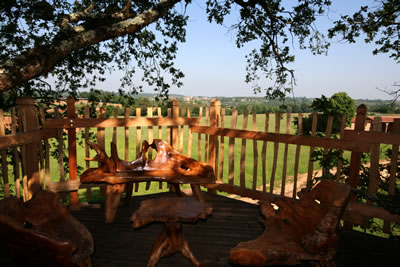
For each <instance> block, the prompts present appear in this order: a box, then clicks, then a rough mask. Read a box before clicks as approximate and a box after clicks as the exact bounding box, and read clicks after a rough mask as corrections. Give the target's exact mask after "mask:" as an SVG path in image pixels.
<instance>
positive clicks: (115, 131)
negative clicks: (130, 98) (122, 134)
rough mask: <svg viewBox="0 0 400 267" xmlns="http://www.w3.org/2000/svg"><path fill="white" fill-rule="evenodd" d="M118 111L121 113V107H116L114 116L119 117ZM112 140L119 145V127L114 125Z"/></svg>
mask: <svg viewBox="0 0 400 267" xmlns="http://www.w3.org/2000/svg"><path fill="white" fill-rule="evenodd" d="M118 113H119V108H118V107H114V118H118ZM112 141H113V143H114V144H115V145H117V127H113V135H112ZM117 147H118V146H117Z"/></svg>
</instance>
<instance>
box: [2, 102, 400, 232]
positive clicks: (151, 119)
mask: <svg viewBox="0 0 400 267" xmlns="http://www.w3.org/2000/svg"><path fill="white" fill-rule="evenodd" d="M24 101H25V102H24ZM24 101H22V102H21V107H18V112H16V111H15V110H14V111H13V112H12V114H11V113H10V114H4V115H3V113H2V111H1V112H0V121H7V122H8V123H7V127H9V130H8V131H7V132H6V131H4V129H5V127H6V125H3V124H4V123H3V124H1V123H0V151H1V158H2V165H1V166H2V167H1V168H2V173H3V176H2V185H1V186H2V189H3V192H4V195H5V196H7V195H10V194H14V195H18V196H19V195H20V194H21V193H23V194H22V195H23V196H24V199H26V200H27V199H29V197H30V196H31V195H32V192H33V191H35V190H38V188H40V187H41V186H42V187H43V186H44V187H45V188H48V189H51V190H54V191H72V195H71V204H77V203H78V199H77V193H76V190H77V189H79V188H82V187H84V188H87V197H90V195H91V187H90V186H87V185H85V186H82V185H80V183H79V179H77V178H78V173H77V169H78V162H80V161H81V162H83V161H82V159H83V158H84V157H86V158H87V157H89V156H90V151H89V148H88V147H87V145H85V148H84V153H81V154H82V155H81V154H79V153H77V151H76V141H77V138H81V137H80V136H81V135H80V134H77V133H80V132H81V131H84V132H83V138H84V139H85V140H89V137H90V133H91V132H92V133H97V142H98V143H99V144H100V145H101V146H103V147H105V148H106V151H108V146H109V144H108V141H106V140H110V141H111V140H112V141H113V142H115V143H117V147H118V148H119V149H121V150H120V151H121V152H122V155H123V158H124V159H125V160H133V159H136V157H138V154H139V152H140V144H141V142H142V141H143V140H148V141H150V142H151V140H152V139H153V138H162V139H165V140H168V141H169V142H170V143H171V144H172V145H173V146H174V148H175V149H177V150H178V151H180V152H183V153H185V154H187V155H188V156H191V157H193V158H195V159H197V160H200V161H204V162H208V163H209V164H210V165H212V166H213V168H214V171H215V175H216V177H217V181H218V182H217V183H216V184H215V185H209V186H207V187H208V188H209V189H210V190H211V192H215V191H224V192H228V193H231V194H238V195H241V196H246V197H251V198H255V199H270V198H272V197H276V196H277V195H280V196H281V197H296V191H298V190H299V189H300V186H299V184H298V183H299V175H300V173H305V174H306V175H307V181H310V180H311V179H312V178H313V176H314V174H315V165H314V162H313V161H312V160H311V154H312V153H313V151H314V150H315V149H316V148H322V149H323V151H324V153H327V151H328V150H330V149H338V150H343V151H350V153H351V155H350V160H351V167H350V168H351V170H350V185H351V186H353V187H354V188H356V187H357V186H358V176H359V168H360V164H361V162H360V157H361V154H362V153H369V154H370V155H371V163H370V164H371V169H370V170H371V183H370V188H369V192H370V193H371V194H372V195H374V194H376V192H377V179H378V178H379V173H378V171H379V170H378V164H379V147H380V144H389V145H391V146H392V149H393V153H392V157H391V164H392V166H397V165H396V164H397V160H398V149H399V145H400V138H399V137H400V130H399V129H400V120H399V119H398V120H395V121H394V124H393V131H392V132H389V133H388V132H381V131H379V129H381V128H382V127H381V126H380V122H379V119H377V121H376V122H375V124H374V125H373V126H372V128H371V130H370V131H364V125H365V116H366V115H365V114H366V109H365V107H363V106H360V107H359V108H358V110H357V111H358V114H357V119H356V124H355V129H354V130H349V129H345V128H344V125H345V124H344V121H345V118H344V117H342V118H341V127H340V139H333V138H330V134H331V129H332V121H333V118H329V119H328V124H327V126H326V130H325V137H324V138H321V137H317V136H316V132H317V120H318V114H316V113H314V114H311V116H312V118H313V121H312V130H311V135H309V136H307V135H304V133H303V129H302V128H301V125H302V123H301V121H302V119H303V117H304V115H303V114H301V113H300V114H290V113H288V114H280V113H275V114H270V113H268V112H266V113H264V114H256V112H255V111H252V113H251V114H249V112H248V111H247V110H245V111H244V112H243V114H241V115H238V111H237V110H234V111H233V113H232V115H231V116H229V117H227V116H226V113H225V109H224V108H221V103H220V102H219V101H218V100H214V101H213V102H212V103H211V106H210V107H209V108H208V107H207V108H205V109H204V108H200V110H199V115H198V117H194V116H193V115H192V113H191V111H190V109H187V108H181V107H180V105H179V102H178V101H176V100H175V101H173V102H172V105H171V108H170V109H169V110H168V114H169V115H168V116H167V117H162V116H161V108H148V109H147V116H141V112H142V110H141V109H140V108H137V109H136V110H135V114H136V115H135V116H131V114H130V113H131V110H130V109H125V111H124V112H123V114H124V116H118V113H119V112H118V107H114V110H113V112H112V114H113V117H112V118H106V115H105V107H103V108H101V109H99V111H98V112H99V113H98V115H97V118H90V117H89V109H88V108H87V107H86V108H85V110H84V116H83V117H77V116H76V115H75V114H76V112H75V105H74V101H73V99H69V102H68V109H67V117H62V116H61V114H60V118H57V117H54V116H53V118H46V119H45V118H44V117H45V111H43V110H42V111H40V112H39V113H40V116H39V115H38V114H37V111H35V112H33V109H32V107H33V102H32V101H31V100H24ZM24 105H25V106H24ZM28 113H29V114H28ZM156 113H157V115H156ZM17 114H18V115H17ZM7 115H8V116H10V119H7V120H5V119H4V120H1V117H5V116H7ZM11 115H12V116H11ZM28 115H29V116H30V117H29V118H28ZM184 115H185V116H184ZM295 116H297V118H298V121H299V122H300V123H299V126H300V127H299V128H298V129H296V130H297V133H296V134H294V133H293V129H292V126H291V125H292V119H293V117H295ZM17 117H18V120H17V119H16V118H17ZM39 117H40V123H39V120H38V118H39ZM281 117H282V119H281ZM260 118H261V121H260ZM229 120H230V121H229ZM17 121H18V127H19V128H18V127H17ZM261 122H262V123H261ZM257 123H261V124H262V125H263V129H258V128H257ZM224 127H229V128H224ZM108 129H110V131H109V130H108ZM65 134H66V135H67V140H68V152H67V153H68V154H67V155H68V160H69V172H68V173H64V170H63V168H64V164H63V153H64V152H63V147H64V145H65V144H64V139H63V135H65ZM109 135H110V136H109ZM118 136H123V138H121V137H120V138H118ZM132 136H133V137H134V138H135V141H132ZM49 140H55V141H56V144H58V152H59V153H58V155H59V156H58V161H59V166H58V167H57V166H49V165H50V160H49V154H50V153H49V150H50V145H49ZM196 141H197V142H196ZM74 149H75V151H74ZM121 152H120V153H121ZM7 155H8V157H10V158H11V157H12V164H11V165H9V164H8V163H7V161H6V158H7ZM33 155H39V156H38V157H33ZM151 155H152V154H151V152H150V156H151ZM304 155H307V156H304ZM31 158H34V159H32V160H31ZM290 158H293V160H289V159H290ZM89 166H90V164H89V162H85V163H84V164H83V165H82V167H86V168H88V167H89ZM50 168H53V169H56V168H58V169H59V177H51V178H52V179H50ZM341 171H342V162H340V161H339V163H338V166H337V169H336V175H337V177H339V176H340V175H341ZM11 172H12V175H9V174H10V173H11ZM397 173H398V170H396V169H395V168H392V169H391V171H390V173H389V174H388V175H389V178H388V179H389V189H388V194H391V195H393V194H394V193H395V190H394V188H395V185H396V179H397V176H396V175H397ZM21 178H22V179H21ZM43 181H44V182H43ZM43 183H44V185H43ZM21 184H22V186H21ZM97 186H98V185H97ZM150 186H151V184H150V183H146V185H145V190H147V189H149V188H150ZM128 188H129V186H128ZM159 188H160V189H161V188H162V183H160V185H159ZM22 189H23V190H22ZM27 189H28V190H27ZM138 189H139V183H137V184H136V185H135V191H138ZM286 189H288V190H290V191H291V193H290V195H287V194H286V193H285V191H287V190H286ZM129 190H130V191H129ZM132 191H133V188H132V187H131V188H130V189H128V191H127V194H128V195H131V194H132ZM267 192H268V193H267ZM360 205H361V206H360ZM350 206H351V205H350ZM351 207H352V208H354V209H356V210H353V213H351V212H350V211H349V212H348V213H347V215H346V216H345V218H347V220H350V221H351V222H353V223H354V222H357V223H358V222H362V221H363V220H364V221H365V218H366V217H368V216H378V217H380V218H384V219H386V220H387V222H385V229H386V230H389V226H390V221H392V222H393V221H397V222H398V221H399V218H398V216H397V215H390V214H388V213H387V212H385V211H383V210H382V209H379V208H376V207H372V206H371V205H367V204H352V206H351ZM396 216H397V217H396Z"/></svg>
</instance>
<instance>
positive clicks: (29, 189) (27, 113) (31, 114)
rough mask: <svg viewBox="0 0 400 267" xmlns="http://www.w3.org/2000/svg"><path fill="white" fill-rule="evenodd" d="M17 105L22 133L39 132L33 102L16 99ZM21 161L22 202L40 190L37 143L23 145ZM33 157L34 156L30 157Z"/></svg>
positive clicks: (25, 99)
mask: <svg viewBox="0 0 400 267" xmlns="http://www.w3.org/2000/svg"><path fill="white" fill-rule="evenodd" d="M17 105H18V113H19V115H18V118H22V120H20V121H19V122H20V123H21V122H22V124H23V131H24V132H30V131H37V130H39V123H38V115H37V109H36V107H35V100H34V99H32V98H31V97H21V98H19V99H17ZM24 147H25V148H24V151H23V153H24V154H23V159H25V160H24V161H23V163H24V174H25V175H26V176H24V177H26V183H25V184H24V185H25V186H26V187H24V194H25V198H24V200H29V199H31V197H32V195H33V194H34V193H35V192H37V191H39V190H40V177H39V162H38V157H37V154H38V143H37V142H36V143H35V142H34V143H30V144H26V145H24ZM32 155H34V156H32Z"/></svg>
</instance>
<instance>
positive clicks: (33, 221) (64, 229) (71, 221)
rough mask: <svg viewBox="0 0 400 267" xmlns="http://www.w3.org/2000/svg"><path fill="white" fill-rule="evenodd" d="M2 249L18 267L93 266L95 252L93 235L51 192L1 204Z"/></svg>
mask: <svg viewBox="0 0 400 267" xmlns="http://www.w3.org/2000/svg"><path fill="white" fill-rule="evenodd" d="M0 245H1V246H2V247H4V249H5V252H6V253H7V254H8V255H9V257H10V258H11V259H12V260H13V261H15V262H16V263H17V264H18V266H91V260H90V255H91V254H92V253H93V250H94V243H93V238H92V235H91V234H90V232H89V231H88V230H87V229H86V227H85V226H84V225H82V224H81V223H80V222H79V221H77V220H76V219H75V218H74V217H72V216H71V215H70V213H69V212H68V210H67V209H66V208H65V207H64V206H63V205H62V204H61V203H59V202H58V198H57V197H56V194H55V193H52V192H49V191H38V192H37V193H35V194H34V195H33V197H32V199H30V200H29V201H27V202H25V203H24V202H22V200H20V199H18V198H16V197H8V198H5V199H2V200H0Z"/></svg>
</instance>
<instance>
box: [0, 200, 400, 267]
mask: <svg viewBox="0 0 400 267" xmlns="http://www.w3.org/2000/svg"><path fill="white" fill-rule="evenodd" d="M168 194H169V193H160V194H153V195H146V196H136V197H133V198H132V200H131V203H130V205H129V206H123V205H121V206H120V207H119V210H118V213H117V217H116V220H115V223H113V224H105V223H104V217H103V211H104V210H103V209H102V207H101V206H100V205H89V206H84V207H82V208H81V209H80V210H79V211H76V212H72V214H73V215H74V216H75V217H76V218H77V219H78V220H79V221H81V222H82V223H83V224H84V225H85V226H86V227H87V228H88V229H89V231H90V232H91V233H92V235H93V239H94V242H95V252H94V254H93V255H92V263H93V266H94V267H103V266H104V267H111V266H118V267H122V266H139V267H141V266H145V265H146V263H147V257H148V256H149V253H150V251H151V248H152V245H153V241H154V240H155V238H156V236H157V235H158V234H159V233H160V232H161V230H162V224H161V223H152V224H149V225H147V226H145V227H143V228H139V229H133V228H132V226H131V223H130V222H129V218H130V216H131V214H132V212H133V211H134V210H136V209H137V208H138V207H139V203H140V201H141V200H144V199H149V198H155V197H161V196H166V195H168ZM205 199H206V201H207V202H208V203H211V205H212V207H213V213H212V215H211V216H210V217H208V218H207V220H205V221H203V220H199V221H198V222H197V223H195V224H184V226H183V229H184V230H183V232H184V235H185V238H186V239H187V240H188V241H189V245H190V247H191V249H192V251H193V253H194V255H195V256H196V257H197V259H198V260H200V261H201V262H202V263H204V264H205V265H206V266H209V267H213V266H215V267H221V266H231V265H230V264H229V263H228V254H229V250H230V249H231V248H233V247H234V246H235V245H236V244H237V243H239V242H241V241H246V240H250V239H255V238H256V237H258V236H259V235H260V234H261V233H262V232H263V227H262V226H261V224H260V223H258V221H257V218H258V217H259V216H261V215H260V213H259V210H258V207H257V205H254V204H249V203H246V202H242V201H239V200H236V199H231V198H227V197H223V196H218V195H212V194H205ZM399 251H400V240H388V239H383V238H379V237H374V236H371V235H367V234H363V233H360V232H355V231H343V232H342V238H341V243H340V247H339V250H338V253H337V257H336V263H337V266H399V258H398V253H399ZM0 254H1V253H0ZM0 256H1V255H0ZM0 263H1V261H0ZM0 265H2V264H0ZM2 266H3V265H2ZM157 266H158V267H162V266H190V263H189V261H187V260H186V258H184V257H183V256H182V255H181V254H179V253H175V254H174V255H172V256H171V257H169V258H164V259H161V260H160V262H159V264H158V265H157ZM303 266H308V265H307V264H304V265H303Z"/></svg>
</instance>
